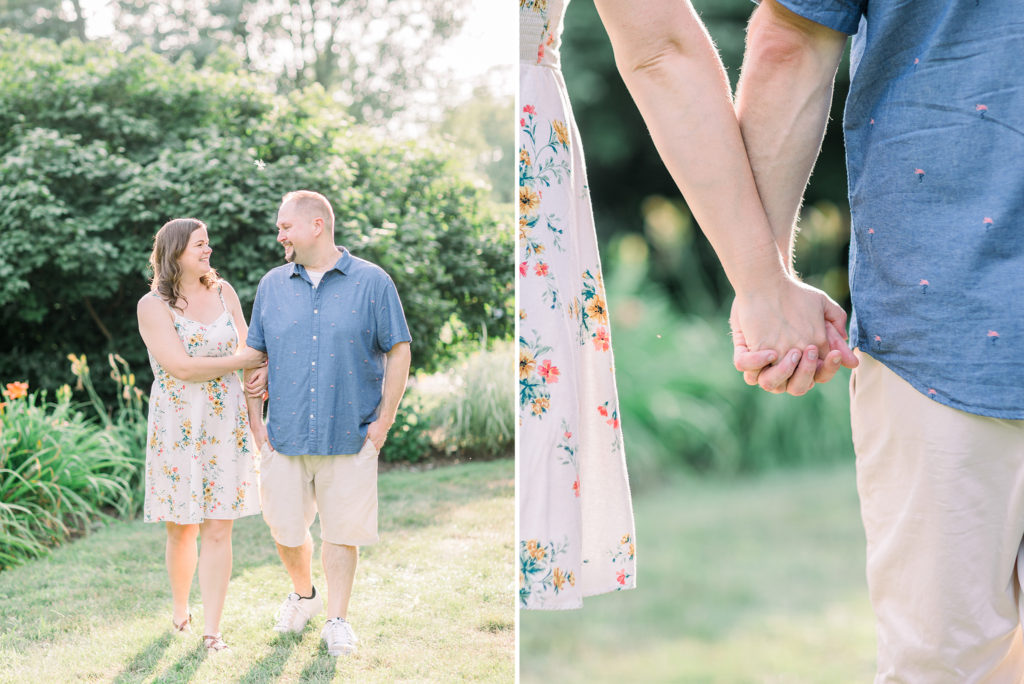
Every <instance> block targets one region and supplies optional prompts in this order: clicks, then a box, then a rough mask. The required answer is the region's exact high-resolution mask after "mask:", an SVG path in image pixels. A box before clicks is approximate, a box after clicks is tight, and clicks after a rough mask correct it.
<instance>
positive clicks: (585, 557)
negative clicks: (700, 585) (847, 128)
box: [517, 0, 845, 609]
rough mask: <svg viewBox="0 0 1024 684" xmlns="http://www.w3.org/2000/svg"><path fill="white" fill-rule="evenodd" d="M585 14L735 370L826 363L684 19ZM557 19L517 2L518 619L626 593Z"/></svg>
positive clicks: (623, 515) (812, 311)
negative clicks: (727, 298) (644, 140)
mask: <svg viewBox="0 0 1024 684" xmlns="http://www.w3.org/2000/svg"><path fill="white" fill-rule="evenodd" d="M596 5H597V8H598V11H599V12H600V14H601V18H602V20H603V22H604V24H605V27H606V29H607V30H608V34H609V36H610V38H611V40H612V44H613V47H614V48H615V55H616V62H617V64H618V65H619V70H620V72H621V73H622V75H623V79H624V80H625V81H626V85H627V86H628V88H629V90H630V93H631V95H632V96H633V99H634V100H635V102H636V104H637V106H638V107H639V109H640V112H641V114H642V115H643V117H644V119H645V121H646V123H647V125H648V127H649V129H650V131H651V135H652V137H653V139H654V142H655V145H656V146H657V148H658V151H659V153H660V154H661V157H662V160H663V161H664V163H665V165H666V167H667V168H668V170H669V171H670V172H671V174H672V176H673V178H674V179H675V181H676V183H677V184H678V185H679V188H680V190H681V191H682V192H683V194H684V196H685V197H686V200H687V202H688V204H689V207H690V210H691V211H692V212H693V215H694V217H695V218H696V220H697V222H698V223H699V224H700V226H701V228H702V230H703V231H704V233H705V234H706V235H707V237H708V239H709V240H710V242H711V244H712V246H713V247H714V248H715V251H716V253H717V254H718V256H719V258H720V260H721V261H722V265H723V267H724V268H725V272H726V275H727V276H728V277H729V280H730V282H731V283H732V284H733V286H734V288H735V289H736V303H735V309H734V312H735V320H736V322H737V325H738V327H739V329H741V330H742V332H743V333H745V336H746V340H747V342H748V343H750V344H749V346H750V348H751V349H755V350H758V349H760V350H763V351H760V352H758V354H754V355H751V357H749V358H748V360H749V361H750V362H751V363H756V362H760V364H761V365H765V364H766V363H771V361H773V360H776V359H781V358H782V357H783V355H784V354H786V353H787V352H788V351H791V350H793V349H796V350H801V351H802V350H804V349H806V348H808V345H811V346H814V347H815V348H817V349H819V350H820V351H821V358H822V359H825V358H826V355H827V354H829V353H830V352H829V347H828V339H827V338H826V319H828V320H831V321H835V322H837V323H838V325H840V326H842V325H845V314H843V312H842V310H841V309H840V308H839V307H838V306H837V305H835V303H834V302H831V300H829V299H828V298H827V296H825V295H824V293H821V292H820V291H817V290H813V289H812V288H808V287H806V286H804V285H803V284H801V283H799V282H798V281H797V280H796V279H795V278H794V277H793V276H792V275H791V274H790V273H789V272H788V270H787V268H786V265H785V259H784V255H785V256H786V257H788V254H787V253H786V252H785V250H786V249H787V248H786V247H784V246H783V247H780V246H779V245H777V244H776V239H775V236H774V235H773V233H772V229H771V226H770V225H769V223H768V219H767V218H766V216H765V213H764V209H763V207H762V206H761V202H760V199H759V197H758V194H757V190H756V187H755V185H754V179H753V176H752V173H751V170H750V164H749V161H748V159H747V156H746V151H745V149H744V146H743V140H742V138H741V136H740V132H739V126H738V124H737V122H736V117H735V113H734V111H733V107H732V99H731V94H730V92H729V82H728V79H727V78H726V77H725V72H724V69H723V68H722V65H721V62H720V60H719V57H718V54H717V52H715V49H714V46H713V45H712V44H711V41H710V38H709V37H708V35H707V33H706V32H705V30H704V27H703V25H702V24H701V22H700V20H699V19H698V18H697V15H696V13H695V12H694V11H693V8H692V7H691V6H690V4H689V2H688V1H685V2H684V1H680V0H644V1H640V2H623V1H622V0H597V2H596ZM564 12H565V3H564V2H563V0H520V2H519V45H520V62H519V92H520V104H521V106H522V109H521V111H520V114H519V117H520V118H519V259H518V261H519V264H518V271H519V272H518V279H519V301H520V312H519V319H520V320H519V331H520V332H519V422H520V426H521V427H520V433H519V459H520V467H519V473H520V474H519V482H518V489H517V493H518V499H519V525H520V539H519V556H520V591H519V594H520V603H521V605H522V606H523V607H524V608H543V609H567V608H578V607H580V606H581V605H582V599H583V597H584V596H589V595H593V594H599V593H604V592H609V591H615V590H621V589H628V588H631V587H634V586H635V583H636V566H635V562H636V561H635V554H636V547H635V541H634V539H635V533H634V525H633V514H632V507H631V502H630V491H629V483H628V478H627V473H626V465H625V456H624V449H623V442H622V431H621V427H620V423H619V408H618V400H617V396H616V389H615V373H614V363H613V359H612V344H611V327H610V319H609V311H608V306H607V297H606V295H605V291H604V283H603V280H602V276H601V264H600V259H599V256H598V250H597V240H596V236H595V232H594V222H593V216H592V214H591V208H590V197H589V193H588V189H587V181H586V169H585V167H584V162H583V151H582V148H581V146H580V138H579V133H578V131H577V130H576V125H575V122H574V121H573V116H572V110H571V108H570V105H569V100H568V96H567V93H566V88H565V82H564V80H563V78H562V73H561V70H560V67H559V55H558V48H559V36H560V34H561V27H562V19H563V16H564ZM784 228H785V231H784V232H785V234H786V235H788V234H789V230H788V226H786V227H784ZM680 351H681V358H685V350H680ZM621 352H622V350H620V353H621ZM838 353H839V352H832V354H833V355H835V354H838ZM759 367H760V366H758V368H759Z"/></svg>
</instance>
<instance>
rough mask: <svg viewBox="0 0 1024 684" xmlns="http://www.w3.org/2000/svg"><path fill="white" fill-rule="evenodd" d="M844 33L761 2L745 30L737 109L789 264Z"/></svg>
mask: <svg viewBox="0 0 1024 684" xmlns="http://www.w3.org/2000/svg"><path fill="white" fill-rule="evenodd" d="M845 45H846V36H845V35H844V34H842V33H839V32H837V31H833V30H832V29H829V28H826V27H824V26H821V25H820V24H816V23H814V22H811V21H808V20H806V19H803V18H801V17H799V16H797V15H795V14H793V13H792V12H790V11H789V10H787V9H785V8H784V7H782V6H781V5H779V4H778V3H777V2H775V1H774V0H763V2H762V3H761V5H760V6H759V7H758V8H757V9H756V10H755V11H754V14H753V16H752V17H751V20H750V25H749V27H748V31H747V49H746V53H745V55H744V58H743V71H742V75H741V77H740V82H739V86H738V88H737V94H736V114H737V118H738V119H739V122H740V131H741V132H742V134H743V141H744V144H745V146H746V148H747V155H748V156H749V158H750V166H751V169H752V170H753V172H754V180H755V182H756V184H757V190H758V194H759V195H760V197H761V201H762V203H763V204H764V208H765V212H766V213H767V215H768V221H769V223H770V224H771V227H772V232H773V234H774V236H775V240H776V242H777V244H778V245H779V251H780V252H781V253H782V255H783V258H784V260H785V262H786V267H787V268H788V269H790V270H792V268H793V266H792V252H793V236H794V230H795V227H796V221H797V215H798V213H799V211H800V204H801V201H802V199H803V194H804V189H805V188H806V186H807V181H808V179H809V178H810V175H811V170H812V169H813V168H814V161H815V159H817V157H818V152H819V151H820V149H821V141H822V139H823V137H824V134H825V126H826V124H827V122H828V113H829V108H830V106H831V103H832V89H833V83H834V81H835V75H836V70H837V69H838V66H839V60H840V59H841V57H842V54H843V48H844V47H845Z"/></svg>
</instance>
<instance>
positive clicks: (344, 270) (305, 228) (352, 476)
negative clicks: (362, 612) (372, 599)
mask: <svg viewBox="0 0 1024 684" xmlns="http://www.w3.org/2000/svg"><path fill="white" fill-rule="evenodd" d="M277 231H278V232H277V241H278V242H279V243H281V245H282V246H283V247H284V250H285V254H284V256H285V260H286V261H287V262H288V263H286V264H284V265H283V266H278V267H277V268H275V269H273V270H271V271H270V272H269V273H267V274H266V275H265V276H263V279H262V280H261V281H260V284H259V288H258V289H257V291H256V300H255V302H254V303H253V311H252V323H251V324H250V326H249V337H248V344H249V346H251V347H252V348H253V349H259V350H260V351H265V352H266V353H267V356H268V374H269V375H268V384H267V392H268V395H269V399H270V410H269V415H268V421H267V425H266V426H264V425H263V423H262V420H259V419H254V420H252V421H251V422H252V425H253V432H254V433H255V436H256V439H257V443H259V444H260V445H261V454H262V461H261V466H260V500H261V503H262V505H263V516H264V519H265V520H266V522H267V524H268V525H269V527H270V530H271V534H272V536H273V537H274V541H275V542H276V544H277V550H278V555H280V557H281V561H282V562H283V563H284V565H285V568H286V569H287V570H288V574H289V575H290V577H291V580H292V586H293V592H292V593H290V594H289V595H288V597H287V598H286V599H285V601H284V603H283V604H282V606H281V610H280V611H279V613H278V622H277V624H276V625H275V627H274V629H275V630H277V631H279V632H301V631H302V630H303V628H304V627H305V626H306V623H307V622H308V620H309V618H310V617H312V616H313V615H314V614H316V613H318V612H319V611H320V609H321V608H322V606H323V602H322V599H321V597H320V595H319V593H318V592H317V590H316V588H315V587H314V586H313V582H312V558H313V540H312V537H310V534H309V527H310V525H311V524H312V522H313V518H314V517H315V516H316V514H317V512H319V514H320V536H321V539H322V540H323V550H322V557H323V565H324V574H325V575H326V577H327V590H328V595H327V599H328V600H327V617H328V619H327V623H326V625H325V626H324V629H323V638H324V641H326V642H327V650H328V653H329V654H330V655H332V656H337V655H343V654H349V653H352V652H354V651H355V645H356V637H355V634H354V632H353V631H352V627H351V626H350V625H349V623H348V622H347V620H346V617H347V613H348V604H349V599H350V598H351V595H352V585H353V581H354V579H355V571H356V563H357V561H358V555H359V554H358V547H359V546H362V545H366V544H372V543H374V542H376V541H377V455H378V453H379V452H380V449H381V447H382V446H383V445H384V441H385V440H386V439H387V434H388V430H389V429H390V427H391V425H392V424H393V423H394V421H395V415H396V412H397V410H398V404H399V402H400V401H401V399H402V394H403V393H404V392H405V384H406V380H407V379H408V375H409V365H410V358H411V357H410V350H409V342H410V339H411V338H410V335H409V328H408V325H407V324H406V321H405V315H404V313H403V311H402V303H401V301H400V300H399V298H398V292H397V291H396V289H395V284H394V283H393V282H392V280H391V278H390V277H389V276H388V274H387V273H385V272H384V271H383V269H381V268H380V267H379V266H376V265H374V264H371V263H370V262H368V261H365V260H363V259H359V258H358V257H355V256H352V254H350V253H349V251H348V250H347V249H345V248H344V247H337V246H335V244H334V212H333V210H332V208H331V205H330V203H329V202H328V201H327V199H326V198H325V197H324V196H323V195H321V194H319V193H315V192H311V191H308V190H300V191H298V192H292V193H289V194H287V195H285V196H284V199H283V200H282V203H281V208H280V209H279V211H278V215H277ZM249 414H250V416H251V417H253V418H257V417H261V416H262V398H252V397H250V399H249Z"/></svg>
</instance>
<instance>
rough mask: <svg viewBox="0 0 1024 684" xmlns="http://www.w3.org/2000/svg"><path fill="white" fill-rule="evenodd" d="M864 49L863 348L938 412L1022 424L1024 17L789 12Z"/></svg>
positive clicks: (858, 329)
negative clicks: (937, 405) (941, 408)
mask: <svg viewBox="0 0 1024 684" xmlns="http://www.w3.org/2000/svg"><path fill="white" fill-rule="evenodd" d="M780 2H781V4H783V5H784V6H785V7H787V8H788V9H790V10H792V11H793V12H795V13H797V14H799V15H801V16H803V17H805V18H807V19H810V20H812V21H815V22H817V23H819V24H822V25H824V26H827V27H829V28H832V29H834V30H836V31H841V32H843V33H847V34H854V33H855V34H856V36H855V37H854V39H853V45H852V51H851V64H850V80H851V85H850V94H849V97H848V98H847V101H846V111H845V114H844V123H843V126H844V132H845V137H846V163H847V170H848V174H849V182H850V188H849V191H850V211H851V215H852V236H851V243H850V291H851V295H852V299H853V317H852V319H851V323H850V333H851V335H850V338H851V344H853V345H856V346H857V347H859V348H860V349H861V350H863V351H865V352H868V353H869V354H871V355H872V356H873V357H875V358H876V359H878V360H879V361H881V362H882V363H884V364H885V365H886V366H887V367H889V368H890V369H892V370H893V371H894V372H896V373H897V374H899V375H900V376H901V377H903V378H904V379H906V380H907V381H908V382H909V383H910V384H911V385H913V386H914V387H915V388H916V389H917V390H918V391H920V392H922V393H924V394H925V395H927V396H929V397H931V398H932V399H934V400H936V401H938V402H941V403H943V404H946V405H947V406H952V407H954V408H957V409H961V410H963V411H968V412H970V413H976V414H981V415H985V416H993V417H997V418H1013V419H1024V75H1022V72H1021V65H1020V61H1021V59H1022V58H1024V15H1022V13H1021V9H1022V7H1021V5H1020V3H1017V2H1009V1H1008V0H956V1H954V0H912V1H910V2H895V1H894V0H780Z"/></svg>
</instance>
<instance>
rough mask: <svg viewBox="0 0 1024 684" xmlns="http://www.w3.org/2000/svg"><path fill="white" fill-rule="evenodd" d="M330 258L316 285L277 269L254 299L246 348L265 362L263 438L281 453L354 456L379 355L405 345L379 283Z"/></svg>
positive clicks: (390, 292)
mask: <svg viewBox="0 0 1024 684" xmlns="http://www.w3.org/2000/svg"><path fill="white" fill-rule="evenodd" d="M338 249H339V252H340V254H341V256H340V257H339V259H338V261H337V262H336V263H335V264H334V266H333V267H332V268H331V269H330V270H328V271H327V272H325V273H324V275H323V278H322V279H321V281H320V284H319V286H317V287H314V286H313V283H312V281H311V280H310V278H309V274H308V273H307V272H306V269H305V268H303V267H302V266H300V265H299V264H285V265H283V266H278V267H277V268H275V269H273V270H271V271H270V272H269V273H267V274H266V275H265V276H263V279H262V280H260V284H259V287H258V288H257V290H256V300H255V302H254V303H253V310H252V322H251V324H250V326H249V337H248V340H247V342H248V345H249V346H250V347H252V348H253V349H259V350H261V351H265V352H266V353H267V357H268V365H269V371H270V372H269V379H268V387H267V391H268V394H269V399H270V402H269V403H270V406H269V413H268V420H267V435H268V437H269V439H270V444H271V446H272V447H273V448H274V449H275V450H276V451H278V452H280V453H282V454H286V455H290V456H297V455H301V454H312V455H318V456H325V455H336V454H354V453H357V452H358V451H359V449H360V447H361V446H362V445H363V442H364V441H365V439H366V426H367V425H369V424H370V423H372V422H373V421H374V420H375V419H376V417H377V409H378V405H379V404H380V401H381V396H382V387H383V382H384V366H385V355H386V354H387V352H388V351H390V350H391V348H392V347H393V346H394V345H396V344H398V343H399V342H409V341H410V340H411V337H410V335H409V326H408V325H407V324H406V322H405V314H404V312H403V311H402V302H401V301H400V300H399V298H398V291H397V290H396V289H395V284H394V282H392V280H391V278H390V277H389V276H388V274H387V273H385V272H384V270H383V269H382V268H380V267H379V266H376V265H374V264H371V263H370V262H368V261H366V260H364V259H360V258H358V257H354V256H352V255H351V254H350V253H349V251H348V250H347V249H345V248H343V247H339V248H338Z"/></svg>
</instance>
